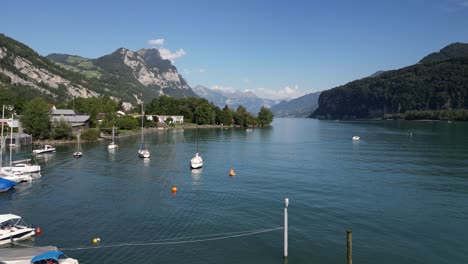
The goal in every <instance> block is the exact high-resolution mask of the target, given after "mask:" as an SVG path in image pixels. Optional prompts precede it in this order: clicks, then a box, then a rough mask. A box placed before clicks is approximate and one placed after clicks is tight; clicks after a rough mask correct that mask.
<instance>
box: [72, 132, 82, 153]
mask: <svg viewBox="0 0 468 264" xmlns="http://www.w3.org/2000/svg"><path fill="white" fill-rule="evenodd" d="M80 137H81V131H79V132H78V134H77V139H78V140H77V144H76V151H75V152H73V157H75V158H81V157H82V156H83V152H82V151H81V144H80Z"/></svg>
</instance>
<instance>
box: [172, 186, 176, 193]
mask: <svg viewBox="0 0 468 264" xmlns="http://www.w3.org/2000/svg"><path fill="white" fill-rule="evenodd" d="M176 192H177V187H176V186H175V185H174V186H172V193H176Z"/></svg>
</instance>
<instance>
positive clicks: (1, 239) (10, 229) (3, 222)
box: [0, 214, 36, 245]
mask: <svg viewBox="0 0 468 264" xmlns="http://www.w3.org/2000/svg"><path fill="white" fill-rule="evenodd" d="M35 234H36V230H35V228H34V227H32V226H30V225H26V224H25V223H24V221H23V219H21V216H18V215H14V214H3V215H0V245H5V244H9V243H12V242H15V241H21V240H26V239H29V238H31V237H32V236H34V235H35Z"/></svg>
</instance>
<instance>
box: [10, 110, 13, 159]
mask: <svg viewBox="0 0 468 264" xmlns="http://www.w3.org/2000/svg"><path fill="white" fill-rule="evenodd" d="M10 126H11V133H10V168H11V167H12V160H11V155H12V149H11V144H12V143H13V114H11V123H10Z"/></svg>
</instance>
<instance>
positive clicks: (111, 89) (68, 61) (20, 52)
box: [0, 34, 197, 105]
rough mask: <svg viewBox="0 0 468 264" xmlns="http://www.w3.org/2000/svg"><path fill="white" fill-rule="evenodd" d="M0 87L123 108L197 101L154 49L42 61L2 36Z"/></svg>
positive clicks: (56, 99) (56, 56)
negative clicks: (117, 103) (98, 99)
mask: <svg viewBox="0 0 468 264" xmlns="http://www.w3.org/2000/svg"><path fill="white" fill-rule="evenodd" d="M0 86H1V87H3V88H6V89H9V90H12V91H15V92H17V91H16V90H27V91H28V92H31V93H32V94H35V95H41V96H44V97H47V98H48V99H50V100H51V101H52V102H55V103H63V102H67V101H68V100H70V99H71V98H73V97H85V98H87V97H93V96H99V95H109V96H111V97H112V98H115V100H121V101H123V102H127V104H129V105H131V104H134V103H138V102H139V101H140V100H144V101H148V100H151V99H152V98H155V97H158V96H160V95H168V96H171V97H176V98H180V97H197V95H196V94H195V93H194V92H193V90H192V89H191V88H190V86H189V85H188V84H187V82H186V81H185V79H184V78H183V77H182V76H181V75H180V74H179V73H178V71H177V69H176V67H175V66H173V65H172V63H171V62H170V61H169V60H164V59H163V58H162V57H161V55H160V53H159V51H158V50H157V49H140V50H138V51H131V50H128V49H125V48H119V49H117V50H116V51H115V52H113V53H111V54H108V55H104V56H102V57H99V58H97V59H88V58H83V57H80V56H76V55H68V54H50V55H48V56H46V57H43V56H41V55H39V54H38V53H36V52H35V51H34V50H32V49H31V48H29V47H28V46H26V45H24V44H22V43H20V42H18V41H16V40H14V39H12V38H9V37H7V36H5V35H4V34H0Z"/></svg>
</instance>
